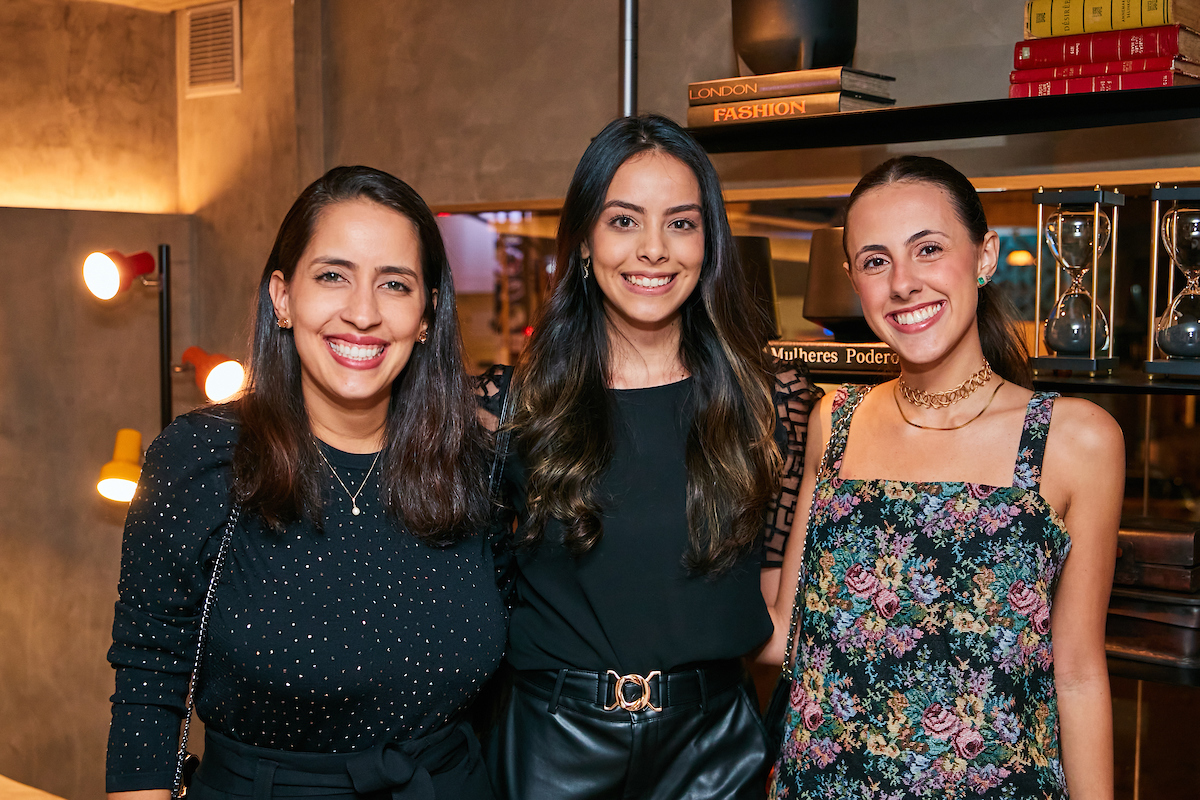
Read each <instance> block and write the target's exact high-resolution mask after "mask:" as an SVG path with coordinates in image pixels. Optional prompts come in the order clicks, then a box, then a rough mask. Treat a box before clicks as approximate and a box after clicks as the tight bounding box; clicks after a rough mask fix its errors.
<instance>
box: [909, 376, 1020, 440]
mask: <svg viewBox="0 0 1200 800" xmlns="http://www.w3.org/2000/svg"><path fill="white" fill-rule="evenodd" d="M897 385H899V384H898V383H897ZM1002 386H1004V379H1003V378H1001V379H1000V383H998V384H996V389H995V391H993V392H992V396H991V397H990V398H988V401H987V404H986V405H985V406H984V407H983V408H981V409H979V413H978V414H976V415H975V416H973V417H971V418H970V419H969V420H967V421H966V422H964V423H962V424H961V425H955V426H953V427H951V428H935V427H934V426H932V425H920V424H918V423H916V422H913V421H912V420H911V419H909V418H908V417H907V416H905V414H904V409H903V408H902V407H901V405H900V394H899V392H896V391H893V392H892V398H893V399H895V401H896V410H897V411H899V412H900V419H902V420H904V421H905V422H907V423H908V424H909V425H912V426H913V427H914V428H920V429H921V430H923V431H956V430H958V429H959V428H965V427H967V426H968V425H970V424H971V423H972V422H974V421H975V420H977V419H979V418H980V417H982V416H983V412H985V411H987V410H988V409H989V408H991V407H992V401H993V400H995V399H996V395H997V394H999V393H1000V387H1002Z"/></svg>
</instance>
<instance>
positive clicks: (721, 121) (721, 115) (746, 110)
mask: <svg viewBox="0 0 1200 800" xmlns="http://www.w3.org/2000/svg"><path fill="white" fill-rule="evenodd" d="M895 102H896V101H895V100H891V99H888V98H883V97H869V96H866V95H855V94H850V93H849V92H823V93H821V94H805V95H798V96H795V97H774V98H768V99H766V100H745V101H741V102H737V103H717V104H714V105H704V106H692V107H690V108H689V109H688V114H687V124H688V127H689V128H711V127H714V126H718V125H737V124H741V123H746V122H763V121H768V120H778V119H795V118H796V117H807V116H814V115H817V114H833V113H837V112H839V111H866V110H868V109H872V108H886V107H887V106H890V105H892V104H893V103H895Z"/></svg>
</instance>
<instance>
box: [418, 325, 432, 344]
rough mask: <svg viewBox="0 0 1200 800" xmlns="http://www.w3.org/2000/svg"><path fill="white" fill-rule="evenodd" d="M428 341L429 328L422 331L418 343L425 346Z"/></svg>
mask: <svg viewBox="0 0 1200 800" xmlns="http://www.w3.org/2000/svg"><path fill="white" fill-rule="evenodd" d="M427 341H429V329H428V328H426V329H425V330H423V331H421V335H420V336H418V337H417V342H418V343H419V344H425V342H427Z"/></svg>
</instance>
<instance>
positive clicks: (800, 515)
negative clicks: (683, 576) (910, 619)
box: [754, 395, 833, 665]
mask: <svg viewBox="0 0 1200 800" xmlns="http://www.w3.org/2000/svg"><path fill="white" fill-rule="evenodd" d="M832 406H833V396H832V395H826V396H825V397H824V398H822V400H821V402H820V404H819V405H818V406H817V408H816V410H815V413H814V414H813V415H812V416H811V417H810V418H809V420H808V446H807V448H806V449H805V453H804V473H803V477H802V478H801V480H800V494H799V497H798V498H797V499H796V513H795V515H794V516H793V518H792V532H791V534H790V535H789V536H788V540H787V548H786V549H785V550H784V552H783V568H782V569H777V570H763V576H762V590H763V599H764V600H766V602H767V610H768V611H769V612H770V614H771V622H773V623H774V625H775V632H774V633H773V634H772V635H771V638H770V639H769V640H768V641H767V643H766V644H765V645H763V647H762V648H761V649H760V650H759V651H758V652H757V653H756V654H755V656H754V660H755V661H757V662H758V663H760V664H774V665H778V664H782V663H783V659H784V656H785V655H786V654H787V635H788V629H789V628H790V627H791V622H792V600H793V599H794V598H795V596H796V584H797V583H798V582H799V579H800V564H801V559H802V558H803V555H804V535H805V532H806V531H807V529H808V512H809V508H810V507H811V505H812V494H813V487H814V486H815V485H816V481H817V468H818V467H819V466H820V464H821V456H822V455H823V454H824V452H825V444H826V439H827V438H828V433H827V431H828V430H829V419H830V409H831V408H832ZM772 573H773V574H772Z"/></svg>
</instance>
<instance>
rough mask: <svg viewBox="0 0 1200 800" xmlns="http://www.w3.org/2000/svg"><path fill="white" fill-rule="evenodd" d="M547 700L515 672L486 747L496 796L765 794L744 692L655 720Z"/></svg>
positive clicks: (713, 798) (674, 799) (602, 798)
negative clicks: (505, 701)
mask: <svg viewBox="0 0 1200 800" xmlns="http://www.w3.org/2000/svg"><path fill="white" fill-rule="evenodd" d="M553 695H554V692H553V691H552V690H549V689H547V688H546V687H545V686H538V685H535V684H532V683H530V682H529V681H527V680H522V678H521V673H516V677H515V679H514V685H513V687H512V695H511V698H510V702H509V705H508V708H507V711H506V713H505V714H504V716H503V717H502V718H501V721H500V724H499V726H498V727H497V729H496V730H494V731H493V732H492V735H491V736H490V737H489V742H488V744H487V748H486V760H487V765H488V771H489V773H490V774H491V777H492V785H493V788H494V789H495V791H496V795H497V797H499V798H507V799H508V800H542V799H543V798H545V799H546V800H550V799H551V798H553V800H573V799H574V798H579V799H580V800H582V798H588V800H608V799H609V798H612V800H617V798H620V799H621V800H626V798H639V799H640V800H702V799H703V800H741V799H742V798H746V799H747V800H749V799H750V798H762V797H764V796H765V794H766V779H767V769H768V767H769V764H768V756H767V744H766V737H765V732H764V729H763V725H762V720H761V718H760V717H759V714H758V710H757V707H756V706H755V704H754V702H753V701H752V700H751V699H750V695H749V694H748V692H747V689H746V686H745V685H744V684H743V683H739V684H737V685H736V686H733V687H731V688H726V689H725V690H724V691H721V692H720V693H718V694H714V695H712V696H710V697H707V698H705V700H704V702H702V703H694V704H685V705H677V706H670V707H664V708H663V710H662V711H653V710H649V709H647V710H643V711H623V710H621V709H616V710H613V711H605V710H604V709H603V705H601V704H600V703H596V702H589V701H585V700H578V699H574V698H570V697H563V696H559V697H553ZM552 701H553V702H552ZM552 705H553V711H551V706H552Z"/></svg>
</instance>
